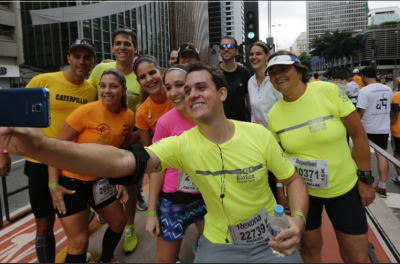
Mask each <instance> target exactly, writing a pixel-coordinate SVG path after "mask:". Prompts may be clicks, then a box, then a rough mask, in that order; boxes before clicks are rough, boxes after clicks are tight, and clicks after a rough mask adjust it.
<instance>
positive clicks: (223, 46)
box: [219, 44, 235, 50]
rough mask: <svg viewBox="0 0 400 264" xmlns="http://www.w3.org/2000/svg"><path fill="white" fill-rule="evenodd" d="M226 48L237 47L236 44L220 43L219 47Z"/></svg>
mask: <svg viewBox="0 0 400 264" xmlns="http://www.w3.org/2000/svg"><path fill="white" fill-rule="evenodd" d="M225 48H228V49H234V48H235V44H221V45H219V49H220V50H224V49H225Z"/></svg>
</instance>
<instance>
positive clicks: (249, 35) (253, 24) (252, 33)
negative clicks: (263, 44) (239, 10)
mask: <svg viewBox="0 0 400 264" xmlns="http://www.w3.org/2000/svg"><path fill="white" fill-rule="evenodd" d="M257 24H258V19H257V14H256V13H255V12H254V11H253V10H249V11H248V12H247V13H246V20H245V27H246V30H245V34H246V42H248V43H249V44H252V43H254V42H256V41H257V40H258V28H257Z"/></svg>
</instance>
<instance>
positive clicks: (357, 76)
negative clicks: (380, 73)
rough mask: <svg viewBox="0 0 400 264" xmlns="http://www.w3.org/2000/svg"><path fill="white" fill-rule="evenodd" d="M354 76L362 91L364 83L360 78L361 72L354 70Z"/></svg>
mask: <svg viewBox="0 0 400 264" xmlns="http://www.w3.org/2000/svg"><path fill="white" fill-rule="evenodd" d="M353 74H354V77H353V80H354V81H355V82H356V83H357V84H358V87H359V88H360V90H361V88H362V87H363V82H362V80H361V77H360V71H359V70H358V69H354V70H353Z"/></svg>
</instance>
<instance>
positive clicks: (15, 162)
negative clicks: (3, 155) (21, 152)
mask: <svg viewBox="0 0 400 264" xmlns="http://www.w3.org/2000/svg"><path fill="white" fill-rule="evenodd" d="M24 160H25V159H20V160H17V161H14V162H13V163H11V165H14V164H17V163H19V162H21V161H24Z"/></svg>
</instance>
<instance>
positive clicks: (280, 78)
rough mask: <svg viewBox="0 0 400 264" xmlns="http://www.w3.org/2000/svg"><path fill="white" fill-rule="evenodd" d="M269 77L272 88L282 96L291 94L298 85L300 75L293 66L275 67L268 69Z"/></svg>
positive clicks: (300, 82)
mask: <svg viewBox="0 0 400 264" xmlns="http://www.w3.org/2000/svg"><path fill="white" fill-rule="evenodd" d="M269 77H270V80H271V83H272V85H273V86H274V88H275V89H276V90H277V91H279V92H281V93H282V94H283V95H285V94H290V93H293V92H294V91H295V90H296V89H297V87H299V85H300V84H303V82H302V81H301V77H302V74H301V73H300V72H297V70H296V68H295V67H294V66H293V65H275V66H272V67H271V69H269Z"/></svg>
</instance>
